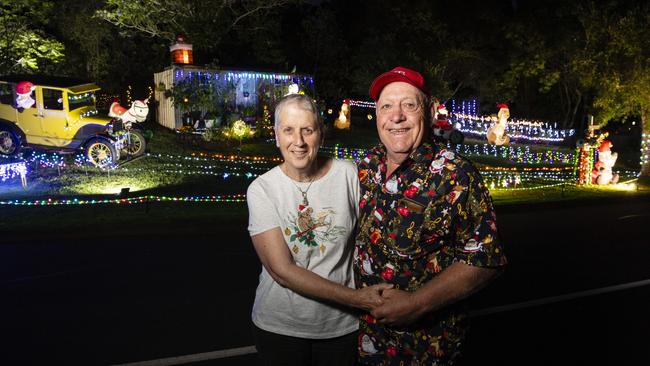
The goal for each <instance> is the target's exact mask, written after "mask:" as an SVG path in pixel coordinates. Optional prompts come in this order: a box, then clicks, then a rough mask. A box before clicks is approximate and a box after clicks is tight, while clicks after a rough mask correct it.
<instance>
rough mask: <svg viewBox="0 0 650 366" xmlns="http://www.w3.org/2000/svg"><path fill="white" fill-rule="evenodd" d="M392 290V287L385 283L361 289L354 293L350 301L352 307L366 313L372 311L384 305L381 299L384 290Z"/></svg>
mask: <svg viewBox="0 0 650 366" xmlns="http://www.w3.org/2000/svg"><path fill="white" fill-rule="evenodd" d="M391 288H393V285H390V284H387V283H380V284H378V285H372V286H368V287H363V288H360V289H357V290H355V291H354V297H353V299H352V306H354V307H355V308H359V309H362V310H366V311H372V310H373V309H375V308H376V307H378V306H381V305H382V304H383V303H384V300H383V298H382V296H381V295H382V293H383V292H384V290H388V289H391Z"/></svg>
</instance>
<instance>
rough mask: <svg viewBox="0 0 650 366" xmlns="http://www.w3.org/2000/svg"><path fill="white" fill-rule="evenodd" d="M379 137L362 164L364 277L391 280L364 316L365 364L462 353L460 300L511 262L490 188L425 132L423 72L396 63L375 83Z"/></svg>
mask: <svg viewBox="0 0 650 366" xmlns="http://www.w3.org/2000/svg"><path fill="white" fill-rule="evenodd" d="M370 96H371V97H372V98H373V99H374V100H375V101H376V102H377V105H376V115H377V131H378V133H379V138H380V140H381V142H382V144H381V145H380V146H379V147H377V148H375V149H373V150H372V151H371V152H370V153H369V154H368V156H367V157H366V158H365V159H364V160H362V161H361V163H360V165H359V179H360V181H361V194H362V199H361V201H360V203H359V207H360V210H361V212H360V215H361V217H360V221H359V233H358V236H357V244H356V251H355V252H356V255H355V277H356V284H357V286H359V287H365V286H371V285H373V284H379V283H383V282H386V283H389V284H392V285H394V287H393V288H392V289H386V290H384V291H383V294H382V297H383V299H384V304H383V305H381V306H379V307H377V308H375V309H373V310H372V311H371V312H370V314H366V315H362V316H361V323H360V329H359V357H360V361H361V364H363V365H447V364H452V363H453V362H454V361H455V360H456V359H457V358H458V355H459V347H460V345H461V343H462V342H463V340H464V335H465V327H466V318H467V316H466V314H465V313H464V312H463V311H462V309H461V303H460V302H459V301H460V300H462V299H464V298H465V297H467V296H468V295H470V294H471V293H473V292H474V291H476V290H478V289H479V288H481V287H482V286H484V285H485V284H486V283H487V282H488V281H490V280H491V279H493V278H494V277H495V276H496V275H497V274H498V273H499V269H500V267H502V266H504V265H505V264H506V258H505V256H504V254H503V249H502V247H501V245H500V243H499V241H498V239H497V231H496V218H495V214H494V209H493V207H492V200H491V197H490V195H489V192H488V190H487V188H486V186H485V184H484V183H483V181H482V179H481V177H480V175H479V173H478V171H477V170H476V169H475V168H474V167H473V166H472V164H471V163H470V162H469V161H467V160H466V159H464V158H462V157H460V156H458V155H456V154H455V153H454V152H453V151H448V150H445V149H444V147H443V146H437V145H432V144H430V143H429V142H427V141H426V136H428V131H427V126H428V121H429V116H427V114H428V113H429V111H430V109H429V101H428V97H427V94H426V92H425V91H424V79H423V78H422V75H420V74H419V73H418V72H416V71H413V70H409V69H407V68H404V67H397V68H395V69H393V70H391V71H389V72H386V73H384V74H381V75H379V76H378V77H377V78H376V79H375V80H374V81H373V82H372V84H371V86H370Z"/></svg>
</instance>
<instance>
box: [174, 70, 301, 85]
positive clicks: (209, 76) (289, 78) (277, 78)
mask: <svg viewBox="0 0 650 366" xmlns="http://www.w3.org/2000/svg"><path fill="white" fill-rule="evenodd" d="M186 77H188V78H190V79H192V78H198V79H199V80H220V79H223V80H226V81H233V80H239V79H261V80H272V81H274V82H275V83H276V84H280V83H284V84H287V83H293V82H297V81H302V83H303V84H307V83H309V84H311V85H313V84H314V78H313V77H311V76H305V75H297V74H296V75H293V74H276V73H262V72H246V71H208V70H204V71H186V70H184V69H182V68H179V69H176V71H175V72H174V81H178V80H180V79H184V78H186Z"/></svg>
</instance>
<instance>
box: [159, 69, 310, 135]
mask: <svg viewBox="0 0 650 366" xmlns="http://www.w3.org/2000/svg"><path fill="white" fill-rule="evenodd" d="M202 73H203V75H206V74H208V75H212V76H211V77H214V78H218V80H219V83H227V82H234V83H235V85H236V88H235V93H236V94H235V95H234V103H235V104H236V105H239V106H256V107H258V108H261V106H258V102H259V99H260V96H259V95H258V93H259V92H260V86H262V85H266V86H268V87H267V88H265V90H266V91H267V92H268V93H270V94H271V95H270V99H271V105H270V106H269V107H273V104H274V103H275V100H276V96H274V95H273V89H274V88H275V85H276V83H277V84H282V85H287V84H288V83H291V82H293V79H294V78H296V79H297V80H300V82H299V83H300V84H301V88H304V89H307V90H308V91H309V93H313V91H314V90H313V78H312V77H311V76H309V75H290V74H278V73H260V72H246V71H234V70H217V71H215V70H206V69H202V68H200V67H196V66H188V67H178V66H173V67H169V68H168V69H166V70H164V71H161V72H158V73H155V74H154V83H155V84H156V87H155V93H154V95H155V99H156V101H157V102H158V109H157V119H158V123H160V124H161V125H163V126H165V127H167V128H169V129H179V128H181V127H182V126H183V122H182V119H181V112H180V110H178V109H177V108H174V104H173V102H172V99H171V98H167V97H165V91H164V90H169V89H171V88H172V87H173V86H174V83H175V81H176V80H179V79H183V78H185V77H193V75H197V74H198V75H199V76H200V75H201V74H202ZM161 83H162V84H161ZM163 85H164V90H163V88H162V86H163ZM203 112H205V111H203Z"/></svg>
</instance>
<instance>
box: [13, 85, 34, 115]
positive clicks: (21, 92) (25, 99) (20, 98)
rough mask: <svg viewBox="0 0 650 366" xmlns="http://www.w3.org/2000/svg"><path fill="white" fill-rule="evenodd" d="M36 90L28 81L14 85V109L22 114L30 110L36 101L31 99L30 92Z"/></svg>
mask: <svg viewBox="0 0 650 366" xmlns="http://www.w3.org/2000/svg"><path fill="white" fill-rule="evenodd" d="M35 89H36V87H35V86H34V84H32V83H30V82H29V81H21V82H19V83H18V84H17V85H16V94H17V97H16V109H17V110H18V112H20V113H22V112H23V111H24V110H25V109H29V108H31V107H32V106H33V105H34V104H35V103H36V101H35V100H34V98H32V92H33V91H34V90H35Z"/></svg>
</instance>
